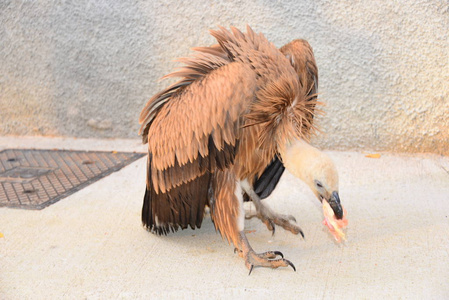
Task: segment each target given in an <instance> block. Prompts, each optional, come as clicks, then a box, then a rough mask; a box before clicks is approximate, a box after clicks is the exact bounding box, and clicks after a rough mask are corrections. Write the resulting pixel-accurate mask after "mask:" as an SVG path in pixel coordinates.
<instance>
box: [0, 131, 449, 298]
mask: <svg viewBox="0 0 449 300" xmlns="http://www.w3.org/2000/svg"><path fill="white" fill-rule="evenodd" d="M14 147H21V148H64V149H89V150H117V151H134V150H137V151H144V147H143V146H142V145H140V143H139V141H138V140H84V139H62V138H11V137H0V150H1V149H5V148H14ZM330 155H331V156H332V157H333V158H334V160H335V162H336V164H337V166H338V169H339V171H340V196H341V199H342V201H343V203H344V205H345V207H346V209H347V211H348V219H349V228H348V230H347V237H348V241H347V243H346V244H345V245H338V244H336V243H334V242H333V240H332V237H331V236H330V235H329V233H328V232H327V230H326V229H325V228H324V226H323V225H322V224H321V220H322V213H321V209H320V205H319V203H318V201H317V200H315V199H314V197H313V195H312V193H311V192H310V191H309V190H308V189H307V188H306V187H305V186H304V184H303V183H301V182H299V181H298V180H297V179H295V178H294V177H292V176H291V175H290V174H285V175H284V177H283V179H282V181H281V183H280V184H279V186H278V188H277V190H276V191H275V192H274V193H273V194H272V196H271V197H270V198H269V199H267V202H268V203H269V204H270V205H271V207H273V208H275V209H276V210H277V211H279V212H284V213H290V214H293V215H294V216H296V219H297V220H298V223H299V225H300V226H301V227H302V229H303V230H304V232H305V235H306V238H305V240H302V239H301V238H300V237H298V236H293V235H292V234H291V233H288V232H285V231H283V230H282V229H280V228H279V229H278V230H277V231H276V235H275V236H274V237H271V235H270V232H268V230H267V229H266V227H265V226H264V225H263V224H262V223H260V221H258V220H257V219H251V220H248V221H247V223H246V227H247V229H248V230H250V231H249V233H248V237H249V240H250V242H251V243H252V246H253V248H255V250H256V251H265V250H279V251H282V252H283V253H284V254H285V256H286V258H288V259H290V260H291V261H292V262H293V263H294V264H295V265H296V268H297V272H296V273H295V272H293V271H292V269H290V268H289V269H287V268H285V269H277V270H269V269H260V268H259V269H255V270H254V271H253V273H252V274H251V276H248V270H247V269H246V268H245V266H244V263H243V261H242V259H241V258H239V257H238V256H237V255H235V254H234V252H233V247H231V246H230V245H228V244H227V242H225V241H224V240H222V238H221V237H220V235H219V234H217V233H216V232H215V230H214V227H213V224H212V223H211V220H210V218H209V217H206V219H205V221H204V222H203V226H202V228H201V229H200V230H195V231H193V230H184V231H180V232H178V233H175V234H172V235H169V236H166V237H158V236H155V235H152V234H150V233H148V232H146V231H145V230H144V229H143V228H142V226H141V223H140V209H141V204H142V196H143V192H144V180H145V159H144V158H143V159H140V160H138V161H136V162H134V163H132V164H130V165H129V166H127V167H125V168H123V169H122V170H120V171H119V172H116V173H113V174H112V175H110V176H108V177H106V178H104V179H102V180H100V181H98V182H96V183H94V184H92V185H90V186H89V187H87V188H85V189H83V190H81V191H79V192H77V193H75V194H73V195H71V196H69V197H67V198H65V199H63V200H61V201H59V202H58V203H56V204H54V205H52V206H50V207H47V208H45V209H44V210H40V211H30V210H19V209H10V208H0V232H1V233H2V234H3V235H4V237H2V238H0V299H241V298H249V299H251V298H253V299H272V298H277V299H317V298H318V299H334V298H335V299H385V298H393V299H399V298H403V299H413V298H415V299H449V217H448V216H449V158H448V157H442V156H437V155H395V154H387V153H383V154H382V156H381V157H380V158H378V159H375V158H366V157H365V155H364V154H363V153H357V152H330Z"/></svg>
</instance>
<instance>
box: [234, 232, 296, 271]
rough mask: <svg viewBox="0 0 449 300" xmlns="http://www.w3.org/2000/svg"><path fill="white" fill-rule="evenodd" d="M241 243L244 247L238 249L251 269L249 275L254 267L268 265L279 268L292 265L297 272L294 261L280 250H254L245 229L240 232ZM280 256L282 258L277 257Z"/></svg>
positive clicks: (268, 266) (267, 266)
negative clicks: (286, 257) (258, 251)
mask: <svg viewBox="0 0 449 300" xmlns="http://www.w3.org/2000/svg"><path fill="white" fill-rule="evenodd" d="M239 242H240V243H239V244H240V245H241V247H242V249H241V250H238V251H239V255H240V257H242V258H243V259H244V260H245V265H246V267H247V268H248V269H249V275H251V272H252V271H253V268H254V267H266V268H272V269H277V268H279V267H288V266H290V267H292V268H293V270H294V271H295V272H296V268H295V266H294V265H293V263H292V262H291V261H289V260H287V259H284V255H283V254H282V252H279V251H267V252H263V253H256V252H254V250H253V248H252V247H251V245H250V244H249V242H248V239H247V238H246V235H245V233H244V231H240V233H239ZM278 256H280V257H281V258H277V257H278Z"/></svg>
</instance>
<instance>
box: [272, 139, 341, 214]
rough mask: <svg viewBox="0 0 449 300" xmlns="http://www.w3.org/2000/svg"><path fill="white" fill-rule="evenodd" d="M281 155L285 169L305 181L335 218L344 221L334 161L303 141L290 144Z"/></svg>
mask: <svg viewBox="0 0 449 300" xmlns="http://www.w3.org/2000/svg"><path fill="white" fill-rule="evenodd" d="M280 154H281V158H282V161H283V163H284V166H285V168H286V169H287V170H289V172H290V173H292V174H293V175H294V176H296V177H298V178H299V179H301V180H302V181H304V182H305V183H306V184H307V185H308V186H309V187H310V189H311V190H312V191H313V193H314V194H315V196H316V197H317V198H318V200H320V201H321V202H322V201H323V200H326V201H327V202H328V203H329V205H330V206H331V208H332V210H333V211H334V214H335V217H336V218H337V219H342V218H343V208H342V206H341V203H340V196H339V194H338V172H337V169H336V167H335V164H334V162H333V161H332V159H331V158H330V157H329V156H328V155H327V154H326V153H324V152H321V151H319V150H318V149H317V148H315V147H313V146H311V145H310V144H308V143H306V142H305V141H303V140H297V141H295V142H293V143H289V144H288V145H286V146H285V147H284V149H281V151H280Z"/></svg>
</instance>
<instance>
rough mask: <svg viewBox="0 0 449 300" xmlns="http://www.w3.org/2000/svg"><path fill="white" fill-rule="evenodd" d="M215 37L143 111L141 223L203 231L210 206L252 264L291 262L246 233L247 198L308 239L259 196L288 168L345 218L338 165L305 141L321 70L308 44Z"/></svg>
mask: <svg viewBox="0 0 449 300" xmlns="http://www.w3.org/2000/svg"><path fill="white" fill-rule="evenodd" d="M210 34H211V35H212V36H213V37H214V38H215V39H216V41H217V43H216V44H214V45H212V46H206V47H196V48H193V51H194V53H193V54H192V55H191V56H189V57H187V58H182V59H179V61H180V62H181V63H183V64H184V66H183V67H181V68H178V69H177V70H175V71H174V72H172V73H169V74H168V75H165V76H164V77H162V78H176V77H179V78H180V79H179V80H178V81H177V82H175V83H173V84H171V85H169V86H168V87H167V88H165V89H163V90H162V91H160V92H158V93H156V94H155V95H154V96H153V97H151V99H150V100H149V101H148V102H147V103H146V105H145V107H144V108H143V109H142V111H141V114H140V117H139V123H140V124H141V128H140V130H139V134H140V135H141V136H142V141H143V143H144V144H146V143H148V156H147V168H146V169H147V177H146V187H145V194H144V201H143V207H142V223H143V225H144V227H145V228H146V229H147V230H148V231H150V232H152V233H155V234H158V235H166V234H168V233H170V232H175V231H177V230H178V229H180V228H181V229H186V228H188V227H189V226H190V228H192V229H195V228H200V227H201V224H202V221H203V218H204V215H205V209H206V207H209V208H210V216H211V219H212V221H213V223H214V226H215V229H216V230H217V231H218V232H219V233H220V234H221V236H222V237H223V238H224V239H226V240H227V241H228V242H229V243H230V244H232V245H233V246H234V247H235V251H236V252H238V254H239V255H240V257H242V258H243V260H244V262H245V265H246V267H247V268H248V269H249V270H250V274H251V272H252V270H253V268H255V267H267V268H279V267H289V266H290V267H292V268H293V270H295V271H296V268H295V266H294V264H293V263H292V262H291V261H290V260H288V259H286V258H284V255H283V254H282V252H280V251H266V252H260V253H257V252H256V251H254V249H253V248H252V246H251V245H250V243H249V241H248V238H247V237H246V235H245V231H244V221H245V211H244V208H243V201H244V200H245V198H246V199H247V200H250V201H252V202H253V203H254V206H255V208H256V216H257V217H258V218H260V220H261V221H262V222H263V223H265V225H266V226H267V228H268V229H269V230H272V231H273V233H274V230H275V226H281V227H282V228H284V229H285V230H288V231H291V232H292V233H294V234H301V235H302V236H304V234H303V232H302V230H301V228H300V227H299V226H297V225H296V220H295V218H294V217H293V216H291V215H283V214H279V213H277V212H275V211H273V210H272V209H271V208H270V207H268V205H267V204H265V203H264V202H263V201H262V199H264V198H266V197H267V196H268V195H270V194H271V192H272V191H273V190H274V189H275V187H276V185H277V183H278V181H279V179H280V177H281V176H282V173H283V172H284V170H285V169H287V170H289V172H290V173H292V174H293V175H294V176H296V177H298V178H299V179H301V180H302V181H304V182H305V183H306V184H307V185H308V186H309V187H310V189H311V190H312V191H313V193H314V194H315V195H316V197H317V198H318V200H320V201H324V200H326V201H327V202H328V203H329V205H330V206H331V208H332V210H333V211H334V213H335V216H336V218H337V219H341V218H342V217H343V209H342V206H341V202H340V198H339V194H338V173H337V170H336V167H335V164H334V163H333V161H332V160H331V159H330V157H329V156H328V155H327V154H325V153H324V152H322V151H320V150H318V149H317V148H316V147H314V146H312V145H311V144H310V137H311V136H312V135H313V134H314V133H315V132H316V130H317V126H316V125H315V122H314V117H315V116H316V115H317V114H318V113H319V112H320V111H321V110H320V109H318V108H317V105H319V104H320V103H319V102H318V100H317V91H318V68H317V65H316V62H315V58H314V54H313V50H312V48H311V46H310V45H309V43H308V42H307V41H305V40H301V39H296V40H293V41H291V42H290V43H288V44H286V45H285V46H283V47H281V48H279V49H278V48H276V46H274V44H273V43H271V42H269V41H268V39H267V38H266V37H265V36H264V35H263V34H262V33H256V32H254V31H253V29H252V28H251V27H250V26H249V25H247V27H246V33H243V32H242V31H240V30H239V29H237V28H235V27H232V26H231V27H230V29H226V28H225V27H222V26H219V27H218V29H216V30H210Z"/></svg>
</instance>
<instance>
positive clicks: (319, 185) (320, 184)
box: [315, 181, 323, 188]
mask: <svg viewBox="0 0 449 300" xmlns="http://www.w3.org/2000/svg"><path fill="white" fill-rule="evenodd" d="M315 183H316V186H317V187H319V188H322V187H323V184H322V183H321V182H319V181H315Z"/></svg>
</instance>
